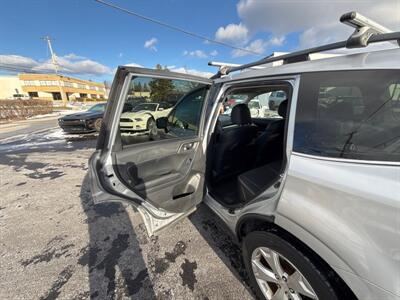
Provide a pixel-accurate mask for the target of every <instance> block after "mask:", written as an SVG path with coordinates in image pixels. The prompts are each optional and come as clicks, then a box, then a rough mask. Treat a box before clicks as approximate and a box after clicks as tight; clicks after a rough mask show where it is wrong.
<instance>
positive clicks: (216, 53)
mask: <svg viewBox="0 0 400 300" xmlns="http://www.w3.org/2000/svg"><path fill="white" fill-rule="evenodd" d="M217 55H218V51H217V50H213V51H211V52H210V56H217Z"/></svg>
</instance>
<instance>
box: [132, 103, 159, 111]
mask: <svg viewBox="0 0 400 300" xmlns="http://www.w3.org/2000/svg"><path fill="white" fill-rule="evenodd" d="M156 109H157V104H156V103H142V104H138V105H136V106H135V107H134V108H133V109H132V111H141V110H150V111H155V110H156Z"/></svg>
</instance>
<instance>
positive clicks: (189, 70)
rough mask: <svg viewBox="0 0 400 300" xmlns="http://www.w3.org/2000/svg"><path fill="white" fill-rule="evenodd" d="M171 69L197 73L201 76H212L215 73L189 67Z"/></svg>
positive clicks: (179, 71)
mask: <svg viewBox="0 0 400 300" xmlns="http://www.w3.org/2000/svg"><path fill="white" fill-rule="evenodd" d="M170 71H172V72H178V73H184V74H191V75H196V76H201V77H206V78H210V77H211V76H213V75H214V74H213V73H211V72H205V71H199V70H196V69H187V68H184V67H180V68H174V69H170Z"/></svg>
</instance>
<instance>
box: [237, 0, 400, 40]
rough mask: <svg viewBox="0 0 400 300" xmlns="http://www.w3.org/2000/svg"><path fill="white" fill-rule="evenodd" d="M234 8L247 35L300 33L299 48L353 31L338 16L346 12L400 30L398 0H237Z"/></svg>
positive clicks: (399, 3)
mask: <svg viewBox="0 0 400 300" xmlns="http://www.w3.org/2000/svg"><path fill="white" fill-rule="evenodd" d="M237 11H238V14H239V17H240V18H241V22H242V23H243V24H244V26H246V28H248V30H249V33H250V34H254V33H256V32H268V33H271V34H273V35H277V36H285V35H287V34H289V33H293V32H300V47H308V46H314V45H317V44H323V43H327V42H332V41H338V40H341V39H345V38H347V37H348V36H349V35H350V34H351V32H352V31H353V30H352V29H351V28H350V27H348V26H346V25H343V24H341V23H340V22H339V18H340V16H341V15H342V14H343V13H346V12H349V11H358V12H360V13H361V14H363V15H365V16H367V17H369V18H372V19H374V20H375V21H377V22H379V23H382V24H383V25H385V26H387V27H388V28H391V29H393V30H396V29H397V30H398V29H400V14H399V11H400V1H399V0H380V1H365V0H353V1H343V0H336V1H335V0H320V1H276V0H263V1H258V0H240V1H239V3H238V4H237ZM325 12H326V13H325Z"/></svg>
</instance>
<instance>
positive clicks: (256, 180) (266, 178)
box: [238, 161, 282, 203]
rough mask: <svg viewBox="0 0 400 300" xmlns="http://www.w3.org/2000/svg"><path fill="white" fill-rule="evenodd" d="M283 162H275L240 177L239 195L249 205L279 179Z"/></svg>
mask: <svg viewBox="0 0 400 300" xmlns="http://www.w3.org/2000/svg"><path fill="white" fill-rule="evenodd" d="M281 166H282V161H275V162H272V163H269V164H266V165H264V166H261V167H258V168H256V169H252V170H250V171H247V172H245V173H243V174H240V175H239V176H238V183H239V195H240V198H241V201H242V203H247V202H249V201H250V200H252V199H254V198H255V197H256V196H258V195H259V194H261V193H262V192H263V191H264V190H265V189H267V188H269V187H270V186H271V185H272V184H273V183H274V181H275V180H276V179H277V178H278V176H279V173H280V169H281Z"/></svg>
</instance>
